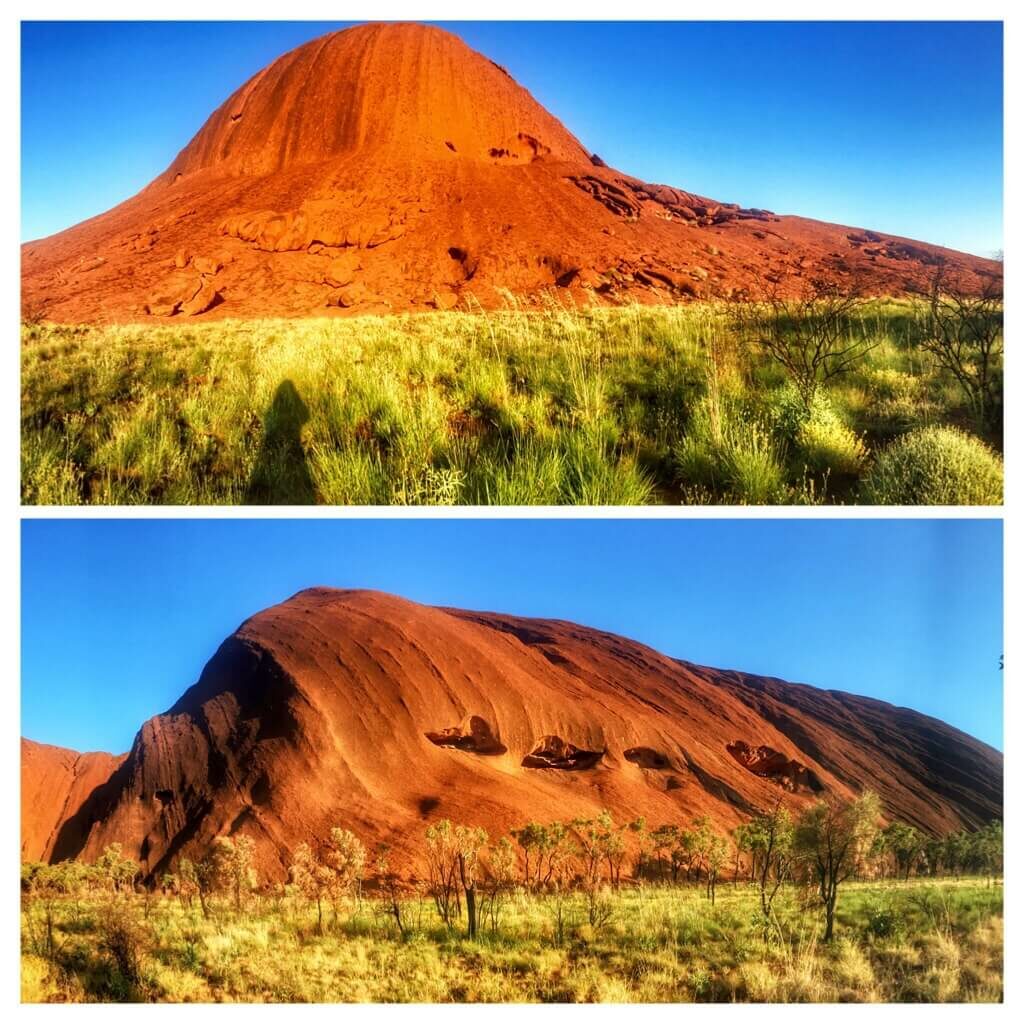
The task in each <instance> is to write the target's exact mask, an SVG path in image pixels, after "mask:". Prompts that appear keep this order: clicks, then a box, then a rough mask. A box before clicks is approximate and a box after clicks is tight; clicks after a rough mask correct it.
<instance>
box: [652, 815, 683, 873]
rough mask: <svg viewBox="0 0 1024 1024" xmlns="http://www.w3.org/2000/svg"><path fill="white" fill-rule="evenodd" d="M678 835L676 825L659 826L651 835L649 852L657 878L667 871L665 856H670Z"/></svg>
mask: <svg viewBox="0 0 1024 1024" xmlns="http://www.w3.org/2000/svg"><path fill="white" fill-rule="evenodd" d="M678 835H679V826H678V825H671V824H665V825H659V826H658V827H657V828H656V829H655V830H654V831H653V832H652V833H651V852H652V854H653V856H654V863H655V865H656V867H657V876H658V877H659V878H663V877H664V876H665V874H666V873H667V870H668V863H667V857H666V854H668V855H671V852H672V848H673V847H674V846H675V844H676V838H677V837H678Z"/></svg>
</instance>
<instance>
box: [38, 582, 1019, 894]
mask: <svg viewBox="0 0 1024 1024" xmlns="http://www.w3.org/2000/svg"><path fill="white" fill-rule="evenodd" d="M738 737H744V739H743V740H742V741H741V743H739V744H738V743H737V738H738ZM738 755H741V756H738ZM22 786H23V790H22V792H23V802H22V851H23V856H25V857H27V858H46V859H50V860H59V859H62V858H66V857H72V856H83V857H85V858H86V859H90V860H91V859H93V858H94V857H95V856H97V855H98V854H99V853H100V852H101V851H102V849H103V847H104V846H105V845H106V844H108V843H110V842H115V841H116V842H121V843H123V844H124V847H125V851H126V853H128V854H130V855H132V856H134V857H137V858H138V859H139V860H140V861H141V862H142V864H143V865H144V867H145V870H146V872H147V873H148V874H149V875H150V876H153V875H155V874H158V873H160V872H162V871H164V870H167V868H168V866H169V865H173V863H174V862H175V859H176V858H177V857H178V856H180V855H182V854H185V855H188V856H191V857H196V856H201V855H202V854H203V852H204V851H205V850H206V848H207V847H208V845H209V843H210V842H211V841H212V839H213V838H214V837H215V836H217V835H220V834H225V833H233V832H242V833H245V834H248V835H251V836H252V837H253V839H254V840H255V842H256V845H257V856H258V860H259V866H260V869H261V870H262V872H263V873H264V874H265V875H267V876H269V877H272V878H283V877H284V876H285V873H286V865H287V863H288V861H289V858H290V853H291V850H292V849H294V847H295V845H296V844H297V843H299V842H301V841H304V840H305V841H312V840H313V839H314V837H316V836H318V835H323V834H325V832H326V830H327V829H328V828H329V827H330V826H332V825H342V826H344V827H347V828H351V829H352V830H353V831H355V832H356V833H357V834H359V835H360V836H361V837H362V838H363V840H364V841H365V842H366V843H367V844H374V843H376V842H381V841H386V842H389V843H391V844H393V845H394V846H395V848H396V850H398V851H400V852H401V853H402V854H403V855H407V857H408V862H407V863H408V866H409V867H410V868H411V870H417V869H418V867H419V864H418V857H419V850H420V844H421V840H422V834H423V829H424V828H425V826H426V824H427V823H428V822H430V821H433V820H437V819H439V818H444V817H447V818H451V819H452V820H455V821H458V822H463V823H466V824H479V825H482V826H484V827H485V828H487V829H488V830H489V832H490V833H491V834H492V835H494V836H496V835H498V834H501V833H503V832H504V831H506V830H508V829H509V828H511V827H515V826H517V825H520V824H523V823H525V822H527V821H531V820H535V821H550V820H553V819H556V818H558V819H565V818H567V817H572V816H575V815H578V814H582V815H591V814H595V813H597V812H598V811H599V810H600V809H601V808H604V807H607V808H609V809H611V810H612V811H614V812H615V813H616V815H617V816H621V817H626V816H629V817H630V818H632V817H635V816H636V815H638V814H643V815H644V816H645V817H646V818H647V820H648V822H650V823H651V824H652V825H657V824H661V823H662V822H671V821H675V822H688V821H690V820H691V819H692V818H693V817H695V816H696V815H698V814H709V815H711V816H712V818H713V819H714V820H715V821H716V822H717V823H718V824H719V825H720V826H721V827H722V828H731V827H732V826H734V825H735V824H737V823H738V822H739V821H740V820H742V819H743V818H744V817H745V816H747V815H749V814H751V813H753V812H754V811H756V810H758V809H764V808H767V807H770V806H772V805H773V804H774V803H775V801H776V800H778V799H779V797H780V795H781V797H782V799H783V800H785V801H786V802H787V803H788V804H789V805H790V806H791V807H793V809H794V810H797V809H799V808H800V807H802V806H805V805H806V804H807V803H809V802H810V801H813V800H814V799H816V798H817V796H818V795H820V794H831V795H835V796H839V797H842V796H849V795H852V794H854V793H856V792H859V791H861V790H862V789H863V788H865V787H871V788H874V789H876V790H877V791H878V793H879V795H880V796H881V797H882V800H883V803H884V806H885V808H886V812H887V813H888V814H889V815H892V816H895V817H899V818H900V819H902V820H904V821H907V822H910V823H912V824H914V825H917V826H918V827H920V828H922V829H924V830H927V831H933V832H944V831H947V830H950V829H955V828H959V827H962V826H969V827H970V826H976V825H980V824H982V823H983V822H986V821H988V820H990V819H992V818H1001V817H1002V755H1001V754H999V753H998V752H997V751H995V750H993V749H992V748H990V747H988V746H986V745H985V744H983V743H980V742H979V741H977V740H974V739H972V738H971V737H969V736H966V735H964V734H963V733H961V732H958V731H957V730H955V729H953V728H950V727H949V726H947V725H944V724H943V723H941V722H938V721H936V720H934V719H931V718H927V717H925V716H923V715H920V714H917V713H916V712H913V711H909V710H907V709H903V708H894V707H892V706H890V705H888V704H884V703H881V702H879V701H875V700H869V699H867V698H862V697H855V696H852V695H849V694H843V693H832V692H824V691H820V690H815V689H813V688H811V687H808V686H794V685H792V684H788V683H783V682H780V681H778V680H772V679H762V678H758V677H753V676H746V675H742V674H739V673H735V672H719V671H716V670H714V669H707V668H700V667H698V666H694V665H690V664H687V663H684V662H680V661H676V660H673V659H671V658H667V657H665V656H664V655H661V654H659V653H657V652H656V651H654V650H651V649H650V648H648V647H644V646H642V645H641V644H638V643H634V642H632V641H630V640H626V639H623V638H621V637H617V636H614V635H612V634H608V633H603V632H599V631H597V630H593V629H587V628H585V627H583V626H577V625H573V624H572V623H568V622H560V621H547V620H531V619H520V618H513V617H510V616H506V615H497V614H485V613H476V612H466V611H458V610H454V609H443V608H430V607H425V606H423V605H418V604H414V603H412V602H409V601H405V600H402V599H400V598H396V597H390V596H388V595H385V594H380V593H375V592H370V591H339V590H329V589H314V590H306V591H302V592H301V593H299V594H297V595H296V596H295V597H293V598H291V599H290V600H288V601H286V602H284V603H283V604H281V605H278V606H276V607H273V608H269V609H267V610H266V611H263V612H260V613H259V614H258V615H255V616H253V617H252V618H251V619H249V620H248V621H246V622H245V623H244V624H243V625H242V626H241V627H240V628H239V629H238V630H237V631H236V632H235V633H234V634H233V635H232V636H231V637H229V638H228V639H227V640H226V641H225V642H224V643H223V644H222V645H221V647H220V649H219V650H218V651H217V653H216V654H215V655H214V657H213V658H212V659H211V660H210V662H209V664H208V665H207V666H206V668H205V669H204V671H203V673H202V675H201V677H200V679H199V681H198V682H197V683H196V684H195V685H194V686H192V687H191V688H190V689H188V690H187V691H186V692H185V693H184V695H183V696H182V697H181V699H180V700H179V701H178V702H177V703H176V704H175V705H174V707H172V708H171V709H170V710H169V711H167V712H166V713H165V714H162V715H158V716H156V717H155V718H152V719H150V720H149V721H148V722H146V723H145V724H144V725H143V727H142V729H141V730H140V731H139V733H138V735H137V737H136V739H135V742H134V744H133V746H132V749H131V751H130V752H129V753H128V754H127V755H125V756H124V757H121V758H117V757H111V756H110V755H105V754H85V755H78V754H74V753H73V752H71V751H64V750H60V749H58V748H54V747H44V746H41V745H40V744H35V743H30V742H28V741H24V742H23V747H22Z"/></svg>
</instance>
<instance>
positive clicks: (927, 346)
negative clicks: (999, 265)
mask: <svg viewBox="0 0 1024 1024" xmlns="http://www.w3.org/2000/svg"><path fill="white" fill-rule="evenodd" d="M926 301H927V304H928V311H927V315H926V317H925V323H924V329H923V332H922V337H921V341H920V344H921V347H922V348H923V349H924V350H925V351H926V352H929V353H931V355H932V356H933V357H934V358H935V360H936V362H938V363H939V365H940V366H941V367H942V368H943V369H944V370H946V371H947V372H948V373H949V374H951V375H952V377H953V378H954V379H955V380H956V382H957V384H958V385H959V387H960V390H961V391H962V392H963V394H964V397H965V398H966V399H967V403H968V405H969V406H970V408H971V411H972V412H973V413H974V415H975V416H976V417H977V420H978V422H979V423H980V424H981V425H982V426H992V425H993V424H994V421H995V419H996V413H997V411H998V409H999V406H1000V403H1001V398H1002V396H1001V382H1002V357H1003V279H1002V277H998V276H996V277H990V278H986V279H985V281H984V283H983V284H982V285H981V287H978V286H977V285H976V284H974V283H971V284H966V283H964V282H963V281H961V280H960V278H958V277H957V276H956V275H955V274H954V273H952V272H951V271H950V269H949V267H948V266H947V265H946V264H944V263H940V264H939V265H938V266H937V268H936V270H935V273H934V274H933V275H932V279H931V282H930V285H929V288H928V291H927V293H926Z"/></svg>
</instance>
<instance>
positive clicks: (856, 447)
mask: <svg viewBox="0 0 1024 1024" xmlns="http://www.w3.org/2000/svg"><path fill="white" fill-rule="evenodd" d="M769 417H770V421H771V424H772V429H773V431H774V433H775V434H776V436H777V437H778V438H779V439H780V440H782V441H783V442H785V443H788V444H792V445H793V446H794V448H795V449H796V455H797V461H799V462H802V463H803V465H804V467H805V468H806V469H809V470H810V471H811V472H812V473H821V472H832V473H837V474H840V475H844V476H857V475H858V474H859V473H860V471H861V469H862V468H863V466H864V463H865V462H866V461H867V449H866V448H865V447H864V442H863V441H861V439H860V438H859V437H858V436H857V435H856V434H855V433H854V432H853V431H852V430H851V429H850V428H849V427H848V426H847V425H846V424H845V423H844V422H843V421H842V420H841V419H840V417H839V415H838V414H837V413H836V411H835V409H834V408H833V407H832V403H831V402H830V401H829V399H828V396H827V395H825V394H824V393H823V392H822V391H820V390H818V391H816V392H815V393H814V394H813V395H812V396H811V397H810V399H809V400H808V401H807V402H805V401H804V399H803V398H802V397H801V395H800V392H799V391H798V390H797V388H796V387H795V386H794V385H793V384H787V385H786V386H785V387H782V388H779V390H778V391H776V392H775V394H774V395H773V396H772V400H771V403H770V406H769Z"/></svg>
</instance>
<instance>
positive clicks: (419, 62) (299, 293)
mask: <svg viewBox="0 0 1024 1024" xmlns="http://www.w3.org/2000/svg"><path fill="white" fill-rule="evenodd" d="M597 84H600V85H601V86H602V87H604V86H605V85H607V83H595V85H597ZM189 253H202V254H207V253H219V254H220V256H219V257H217V258H214V259H212V261H211V262H210V263H208V264H206V265H205V266H201V264H200V262H199V260H198V259H196V260H194V261H193V263H194V266H193V268H192V269H193V270H196V271H197V273H195V274H192V276H191V278H190V279H189V282H188V283H187V284H186V285H182V284H181V282H180V281H179V280H178V279H177V278H176V276H175V275H176V273H180V272H181V271H182V270H183V269H184V267H185V266H186V265H187V261H188V254H189ZM342 257H347V262H345V263H343V264H339V263H338V262H337V261H338V260H339V258H342ZM940 259H944V260H946V261H947V262H948V263H949V264H950V268H951V270H952V271H953V272H955V273H957V274H959V275H960V276H961V278H962V279H963V280H964V282H965V284H967V285H970V284H971V283H978V284H980V283H981V281H982V279H983V277H984V276H986V275H994V274H998V273H999V272H1000V268H999V266H998V264H995V263H993V262H991V261H987V260H981V259H978V258H975V257H972V256H966V255H963V254H960V253H954V252H951V251H948V250H941V249H937V248H935V247H933V246H928V245H924V244H922V243H918V242H911V241H910V240H908V239H902V238H893V237H890V236H885V235H881V234H878V233H876V232H869V231H863V230H855V229H850V228H844V227H836V226H834V225H830V224H823V223H820V222H817V221H811V220H805V219H802V218H799V217H789V216H785V217H779V216H776V215H775V214H773V213H771V212H770V211H767V210H759V209H741V208H740V207H738V206H736V205H735V204H730V203H723V202H718V201H716V200H713V199H709V198H707V197H704V196H698V195H693V194H691V193H689V192H685V191H683V190H681V189H676V188H670V187H667V186H664V185H651V184H648V183H646V182H642V181H639V180H638V179H636V178H632V177H630V176H629V175H627V174H623V173H622V172H619V171H616V170H614V169H612V168H609V167H608V166H607V165H606V164H605V163H604V161H602V160H601V159H600V158H599V157H595V156H591V155H589V154H588V153H587V151H586V150H585V149H584V148H583V146H582V145H581V144H580V143H579V142H578V141H577V140H576V139H575V138H574V137H573V136H572V135H571V134H570V133H569V132H568V131H567V130H566V129H565V127H564V126H563V125H562V124H561V123H560V122H559V121H558V120H556V119H555V118H554V117H553V116H551V115H550V114H549V113H548V112H547V111H546V110H544V109H543V108H542V107H541V106H540V105H539V104H538V103H536V102H535V101H534V100H533V98H532V97H531V96H530V95H529V93H527V92H526V91H525V90H524V89H522V88H521V87H520V86H519V85H517V84H516V83H515V82H514V81H513V80H512V78H511V77H510V76H509V74H508V73H507V72H506V71H505V70H504V69H503V68H501V67H499V66H498V65H496V64H494V63H493V62H491V61H490V60H488V59H487V58H486V57H484V56H482V55H480V54H478V53H475V52H474V51H472V50H470V49H469V48H468V47H467V46H465V45H464V44H463V43H462V42H461V41H460V40H459V39H458V38H456V37H455V36H453V35H451V34H449V33H447V32H444V31H442V30H441V29H438V28H434V27H430V26H426V25H401V24H387V25H361V26H357V27H355V28H351V29H347V30H345V31H343V32H337V33H334V34H332V35H328V36H325V37H323V38H321V39H317V40H314V41H313V42H311V43H307V44H306V45H304V46H300V47H299V48H298V49H296V50H293V51H292V52H291V53H287V54H285V55H284V56H282V57H280V58H279V59H278V60H276V61H274V62H273V63H272V64H271V65H270V66H269V67H267V68H265V69H264V70H263V71H261V72H260V73H259V74H257V75H256V76H255V77H253V78H252V79H251V80H250V81H249V82H247V83H246V84H245V85H243V86H242V87H241V88H240V89H239V90H238V91H237V92H236V93H235V94H234V95H233V96H231V97H230V98H229V99H228V100H227V102H225V103H224V104H223V105H222V106H221V107H220V108H219V109H218V110H217V111H215V112H214V114H213V115H212V116H211V117H210V118H209V120H208V121H207V122H206V124H205V125H204V126H203V127H202V129H201V130H200V131H199V133H198V134H197V135H196V136H195V138H194V139H193V140H192V141H191V142H190V143H189V144H188V146H186V147H185V149H184V150H182V152H181V153H180V154H179V155H178V156H177V158H176V159H175V160H174V162H173V163H172V164H171V166H170V167H169V168H168V169H167V170H166V171H165V172H164V173H163V174H162V175H160V177H158V178H157V179H156V180H155V181H154V182H152V183H151V184H150V185H149V186H147V187H146V188H145V189H143V191H142V192H140V193H139V194H138V195H136V196H134V197H133V198H131V199H129V200H127V201H126V202H124V203H122V204H121V205H120V206H118V207H116V208H114V209H113V210H110V211H109V212H108V213H105V214H103V215H101V216H99V217H94V218H92V219H91V220H89V221H86V222H84V223H82V224H79V225H78V226H76V227H74V228H70V229H68V230H67V231H64V232H61V233H60V234H58V235H54V236H52V237H50V238H47V239H44V240H42V241H36V242H30V243H28V244H26V245H25V246H23V248H22V292H23V304H24V307H25V308H26V309H27V310H28V309H31V310H33V311H34V312H35V314H37V315H38V314H39V313H40V311H41V312H42V314H43V315H45V316H46V317H47V318H49V319H51V320H55V321H62V322H73V321H81V322H88V321H97V320H104V321H108V320H113V321H133V320H145V319H146V318H147V317H148V316H161V317H166V316H170V317H177V318H182V319H184V318H187V317H188V316H198V315H202V316H203V317H204V318H205V319H209V318H216V317H221V316H224V317H227V316H230V317H260V316H275V315H277V316H310V315H325V314H326V313H327V312H330V313H334V314H339V313H341V312H342V311H348V312H355V313H359V312H368V311H372V312H386V311H389V310H390V311H396V312H402V311H408V310H417V309H424V310H425V309H431V308H440V309H448V308H453V307H456V306H460V305H461V306H466V305H468V304H473V305H475V304H477V303H479V304H480V305H482V306H483V307H484V308H494V307H498V306H501V305H503V304H504V303H506V302H507V295H508V293H509V292H511V293H513V294H515V295H516V296H518V297H519V298H520V299H521V300H523V301H525V302H527V304H529V303H530V302H531V301H540V300H541V299H542V298H543V297H544V296H546V295H549V294H550V293H552V292H553V293H554V294H556V296H562V297H564V298H566V299H567V300H569V299H571V301H573V302H575V303H577V304H579V303H583V304H587V303H604V304H608V303H611V304H615V303H620V302H628V301H639V302H645V303H675V302H681V301H687V300H691V299H693V298H699V297H705V296H711V297H714V296H729V295H741V296H742V295H743V294H744V293H749V292H751V290H752V289H757V290H756V291H755V292H754V293H755V294H760V289H761V288H762V287H763V286H764V282H765V281H768V282H777V285H778V287H779V288H780V289H781V290H782V291H786V290H789V291H791V292H794V293H795V292H798V291H800V290H801V289H802V288H803V287H804V285H805V283H806V282H807V281H808V280H811V279H820V280H825V281H831V282H836V283H839V284H847V283H850V282H853V281H855V280H856V281H858V282H860V283H861V284H862V286H863V287H865V288H866V289H868V290H869V291H872V292H874V293H876V294H882V293H885V294H898V293H900V292H903V291H904V290H906V289H907V288H908V287H910V286H916V285H920V284H922V283H923V282H924V281H925V280H926V279H927V277H928V275H929V273H930V272H931V271H932V269H933V267H934V265H935V264H936V263H937V262H938V261H939V260H940ZM217 264H220V265H219V266H216V269H214V270H210V269H209V268H210V267H213V266H215V265H217ZM349 268H351V273H352V280H351V281H346V282H344V285H345V286H346V287H348V288H349V291H348V292H347V293H346V295H344V296H340V297H339V295H338V291H337V289H338V288H339V287H340V286H341V285H340V284H339V283H338V282H337V278H338V277H339V276H342V277H345V276H347V275H348V273H349ZM340 271H343V272H340ZM339 272H340V274H339ZM200 274H202V275H203V278H202V285H201V287H202V288H203V289H204V292H203V299H202V300H201V301H199V302H196V301H195V300H194V296H195V295H196V292H198V291H199V286H197V287H196V291H194V292H193V293H192V295H189V296H187V297H182V296H183V294H184V291H187V290H188V289H189V288H191V287H192V286H193V285H194V284H196V282H197V281H198V280H199V275H200ZM211 295H216V296H217V300H216V301H214V300H210V301H207V300H208V299H210V296H211Z"/></svg>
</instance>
